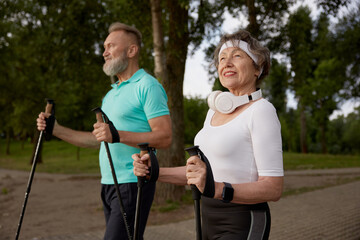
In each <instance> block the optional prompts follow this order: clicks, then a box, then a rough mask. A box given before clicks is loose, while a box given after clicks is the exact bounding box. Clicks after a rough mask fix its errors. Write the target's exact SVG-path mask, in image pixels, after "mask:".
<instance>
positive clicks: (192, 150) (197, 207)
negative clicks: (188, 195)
mask: <svg viewBox="0 0 360 240" xmlns="http://www.w3.org/2000/svg"><path fill="white" fill-rule="evenodd" d="M185 151H187V152H188V153H189V155H190V156H196V155H199V147H198V146H193V147H190V148H186V149H185ZM190 187H191V190H192V198H193V200H194V210H195V221H196V239H197V240H201V239H202V232H201V216H200V198H201V193H200V191H199V189H198V188H197V187H196V186H195V185H194V184H191V186H190Z"/></svg>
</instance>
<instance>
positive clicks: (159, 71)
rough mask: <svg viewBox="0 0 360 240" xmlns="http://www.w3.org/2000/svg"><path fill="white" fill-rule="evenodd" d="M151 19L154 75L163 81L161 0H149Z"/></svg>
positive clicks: (164, 71) (165, 77)
mask: <svg viewBox="0 0 360 240" xmlns="http://www.w3.org/2000/svg"><path fill="white" fill-rule="evenodd" d="M150 2H151V20H152V29H153V42H154V55H155V56H154V63H155V70H154V73H155V76H156V78H157V79H158V80H159V81H160V83H162V84H163V83H164V82H166V81H168V78H167V69H166V52H165V45H164V33H163V26H162V21H161V6H160V3H161V0H151V1H150Z"/></svg>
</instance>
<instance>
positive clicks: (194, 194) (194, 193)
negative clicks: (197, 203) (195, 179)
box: [185, 145, 201, 200]
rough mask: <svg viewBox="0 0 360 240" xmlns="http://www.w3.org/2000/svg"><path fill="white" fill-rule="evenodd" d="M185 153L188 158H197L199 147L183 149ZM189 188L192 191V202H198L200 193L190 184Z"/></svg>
mask: <svg viewBox="0 0 360 240" xmlns="http://www.w3.org/2000/svg"><path fill="white" fill-rule="evenodd" d="M185 151H187V152H188V153H189V155H190V157H191V156H197V155H199V146H197V145H196V146H192V147H189V148H185ZM190 187H191V190H192V198H193V200H200V198H201V193H200V191H199V189H198V188H197V187H196V186H195V185H194V184H191V185H190Z"/></svg>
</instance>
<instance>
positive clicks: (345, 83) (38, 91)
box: [0, 0, 360, 203]
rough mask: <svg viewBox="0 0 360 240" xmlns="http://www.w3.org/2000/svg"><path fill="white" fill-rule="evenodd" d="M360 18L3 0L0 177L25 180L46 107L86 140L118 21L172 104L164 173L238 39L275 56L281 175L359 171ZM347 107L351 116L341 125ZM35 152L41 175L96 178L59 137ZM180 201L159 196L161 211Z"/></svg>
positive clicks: (93, 159) (354, 14) (238, 6)
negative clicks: (236, 35) (220, 58)
mask: <svg viewBox="0 0 360 240" xmlns="http://www.w3.org/2000/svg"><path fill="white" fill-rule="evenodd" d="M359 7H360V3H359V1H348V0H340V1H338V0H333V1H325V0H317V1H300V0H299V1H295V0H281V1H260V0H250V1H228V0H213V1H203V0H198V1H189V0H179V1H170V0H169V1H156V0H151V1H144V0H142V1H141V0H134V1H122V0H116V1H115V0H111V1H110V0H104V1H100V0H61V1H50V0H28V1H23V0H11V1H10V0H1V1H0V16H1V18H0V61H1V62H0V114H1V116H2V118H1V119H0V132H1V140H0V151H1V152H0V167H1V168H7V169H21V170H29V169H30V163H31V161H32V160H33V159H32V149H33V146H35V144H36V140H37V135H38V132H37V131H36V128H35V119H36V117H37V115H38V113H39V112H40V111H43V110H44V107H45V98H52V99H54V100H55V103H56V117H57V119H58V121H59V122H60V123H61V124H63V125H65V126H68V127H71V128H74V129H78V130H89V131H91V129H92V124H93V123H94V121H95V116H94V114H93V113H92V112H91V109H93V108H94V107H96V106H99V105H100V104H101V99H102V97H103V96H104V95H105V93H106V92H107V91H108V90H109V89H110V84H111V83H112V82H114V81H116V80H114V79H111V78H110V79H109V78H108V77H106V76H105V74H104V73H103V72H102V65H103V62H104V61H103V58H102V52H103V47H102V45H103V41H104V39H105V38H106V36H107V28H108V26H109V25H110V24H111V23H112V22H114V21H121V22H124V23H127V24H129V25H134V26H136V27H137V28H138V29H139V30H140V31H141V32H142V34H143V47H142V50H141V58H140V60H141V62H140V65H141V67H143V68H144V69H145V70H146V71H148V72H149V73H151V74H153V75H155V76H156V77H157V78H158V79H159V81H160V82H161V83H162V85H163V86H164V88H165V90H166V92H167V94H168V97H169V103H168V104H169V108H170V111H171V116H172V123H173V133H174V134H173V135H174V136H173V143H172V146H171V148H169V149H167V150H161V151H159V159H161V161H160V164H161V166H176V165H182V164H184V161H185V160H184V159H185V158H186V156H185V152H184V150H183V149H184V148H185V146H188V145H192V144H193V138H194V136H195V134H196V133H197V131H198V130H199V129H201V127H202V123H203V120H204V118H205V115H206V112H207V109H208V107H207V103H206V96H207V95H208V94H209V93H210V92H211V91H212V90H215V89H221V86H219V83H218V79H217V75H216V73H215V69H214V67H213V66H211V64H210V63H211V57H212V56H211V53H212V51H213V50H214V47H215V44H216V43H217V41H218V40H219V39H220V35H222V34H223V33H228V32H233V31H236V29H239V28H245V29H247V30H249V31H250V32H251V33H252V35H253V36H255V37H256V38H258V39H259V40H260V41H261V42H262V43H263V44H264V45H266V46H267V47H268V48H269V49H270V51H271V53H272V55H271V57H272V69H271V73H270V75H269V77H267V78H266V79H265V81H264V84H263V85H262V90H263V93H264V95H265V98H266V99H268V100H269V101H270V102H272V103H273V104H274V106H275V107H276V109H277V113H278V116H279V119H280V121H281V125H282V137H283V150H284V166H285V170H287V169H304V168H338V167H358V166H360V160H359V153H360V131H359V129H360V106H359V94H360V91H359V90H360V86H359V84H360V80H359V74H360V61H359V59H360V55H359V54H360V44H359V42H360V24H359V23H360V17H359V16H360V9H359ZM156 20H157V21H156ZM199 55H200V56H201V57H200V58H199V57H198V56H199ZM194 59H196V60H195V62H196V64H195V63H194V62H193V61H194ZM193 63H194V64H193ZM344 104H345V106H348V105H349V104H350V106H351V107H350V109H348V108H347V110H343V111H344V113H346V114H341V112H339V111H338V110H341V109H345V108H344V107H343V106H344ZM42 153H43V154H42V155H41V156H42V157H41V158H40V159H39V160H40V162H41V164H39V168H38V170H39V171H44V172H51V173H95V172H97V173H98V171H99V170H98V160H97V151H94V150H92V149H89V150H88V149H80V148H76V147H72V146H70V145H66V144H63V143H60V141H59V140H57V139H56V138H54V139H53V140H52V141H51V142H45V143H44V145H43V152H42ZM24 189H25V188H24ZM7 191H8V190H7V189H2V194H6V192H7ZM184 193H185V189H184V188H183V187H177V186H170V185H159V187H158V191H157V195H156V198H157V199H156V201H157V202H158V203H164V202H168V201H169V200H170V201H175V200H176V199H180V197H182V196H184Z"/></svg>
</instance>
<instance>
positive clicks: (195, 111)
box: [184, 97, 209, 145]
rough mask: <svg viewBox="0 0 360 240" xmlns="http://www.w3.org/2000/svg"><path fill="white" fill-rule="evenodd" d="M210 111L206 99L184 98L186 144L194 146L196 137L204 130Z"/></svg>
mask: <svg viewBox="0 0 360 240" xmlns="http://www.w3.org/2000/svg"><path fill="white" fill-rule="evenodd" d="M208 109H209V107H208V105H207V101H206V99H201V98H198V97H196V98H184V120H185V121H184V122H185V144H190V145H191V144H194V138H195V135H196V134H197V133H198V132H199V131H200V130H201V129H202V127H203V124H204V121H205V117H206V113H207V111H208Z"/></svg>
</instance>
